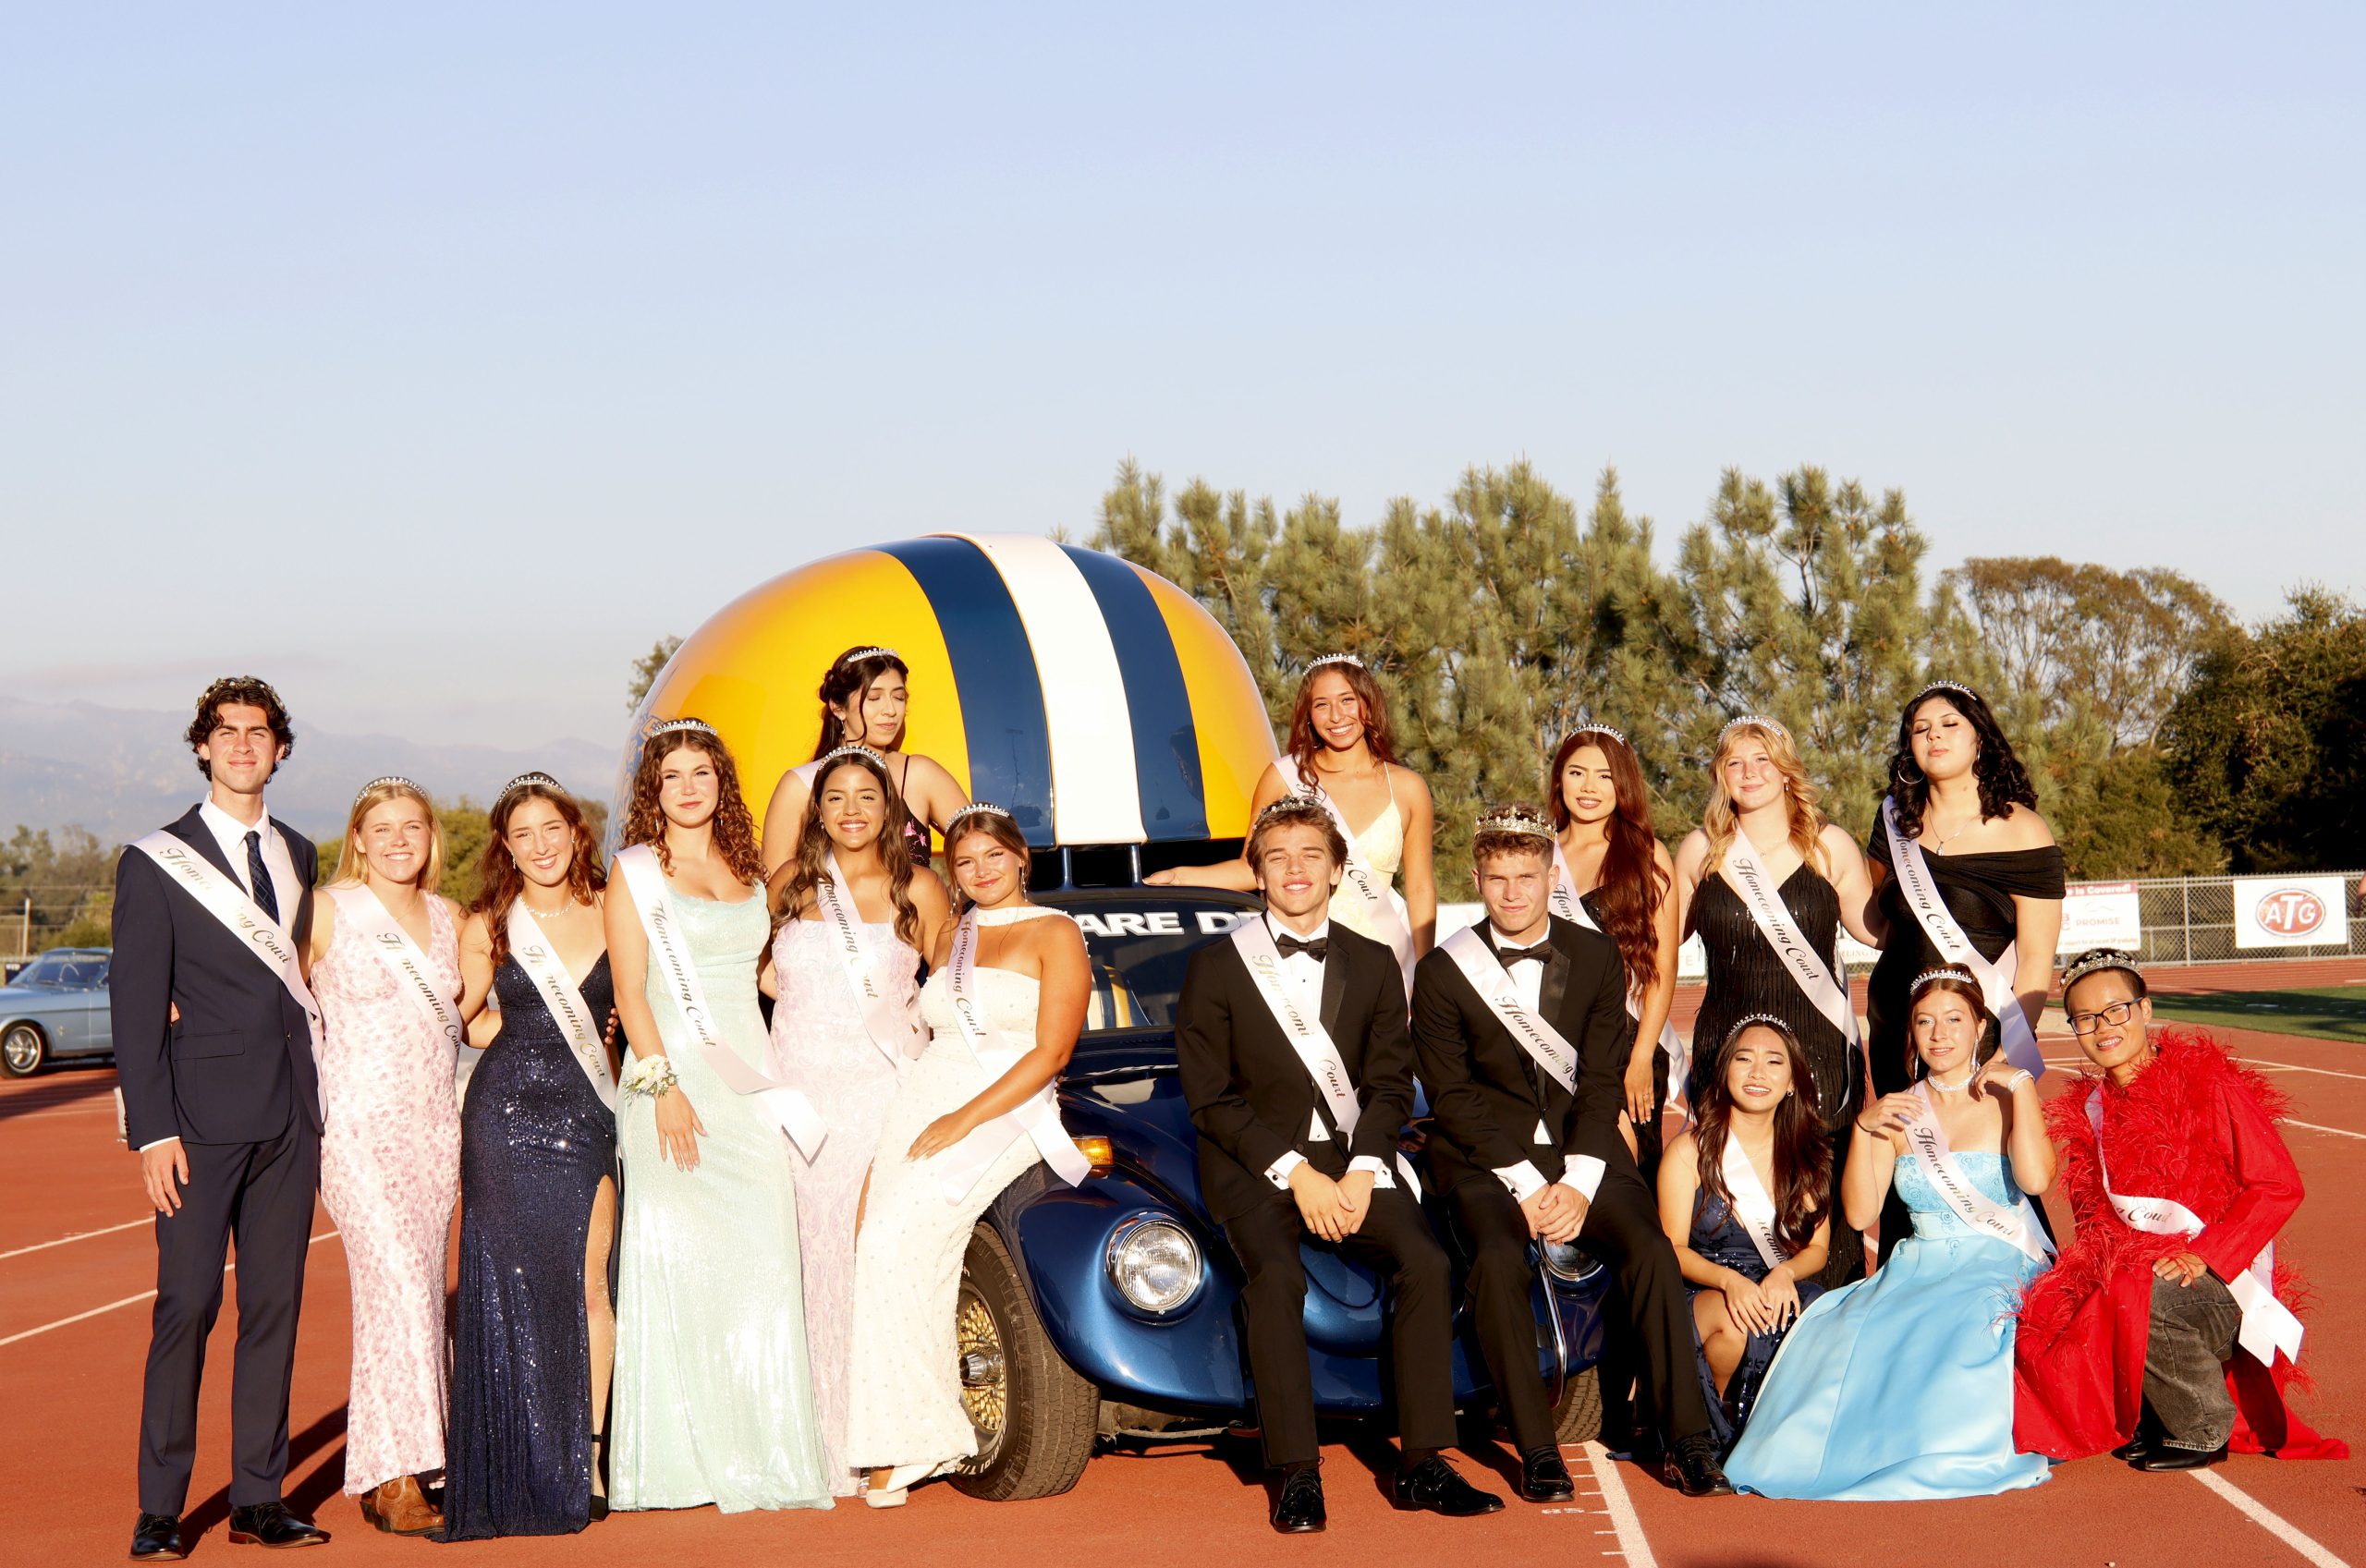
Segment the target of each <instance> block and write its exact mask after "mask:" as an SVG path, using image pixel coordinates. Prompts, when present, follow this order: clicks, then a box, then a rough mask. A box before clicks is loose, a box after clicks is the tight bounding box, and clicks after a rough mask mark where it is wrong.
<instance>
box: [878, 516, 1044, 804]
mask: <svg viewBox="0 0 2366 1568" xmlns="http://www.w3.org/2000/svg"><path fill="white" fill-rule="evenodd" d="M876 548H877V549H878V550H879V551H880V552H881V553H884V554H888V555H892V556H894V557H895V558H896V560H898V561H900V562H902V563H903V565H904V569H905V570H906V571H909V572H910V573H911V574H912V579H913V580H914V581H915V582H918V583H919V584H920V585H921V592H923V593H925V594H927V595H928V602H929V606H930V608H931V609H933V610H934V611H935V612H936V623H937V626H938V627H939V628H940V629H941V630H942V631H943V632H944V634H945V653H946V654H947V656H949V657H950V658H951V659H952V661H953V682H954V685H955V686H956V687H958V688H959V690H960V696H961V723H962V725H963V727H964V728H965V729H967V730H968V732H969V737H970V796H972V797H973V798H975V799H979V800H991V801H993V802H994V804H995V805H997V806H1000V807H1002V808H1005V809H1006V810H1008V811H1009V812H1010V814H1011V816H1012V817H1013V818H1014V819H1015V820H1017V821H1018V829H1019V832H1021V833H1024V834H1025V835H1026V836H1027V842H1028V843H1029V844H1031V845H1049V844H1051V843H1052V842H1053V840H1054V834H1053V830H1052V737H1051V728H1050V726H1049V724H1047V723H1045V721H1044V718H1043V679H1042V677H1041V675H1039V674H1038V672H1037V670H1036V668H1035V653H1034V650H1033V649H1032V648H1031V647H1030V646H1029V644H1028V641H1027V628H1026V626H1024V625H1023V624H1022V623H1021V622H1020V621H1019V618H1018V606H1017V605H1015V604H1013V603H1012V602H1011V599H1010V590H1008V589H1007V588H1006V587H1005V586H1004V585H1003V580H1002V574H1001V573H999V572H997V571H995V570H994V563H993V562H991V561H989V560H987V559H986V555H985V552H983V551H982V550H980V549H979V548H978V547H977V546H976V545H974V544H971V543H970V541H967V540H962V539H947V538H944V537H941V536H940V537H936V538H931V539H910V540H903V541H897V542H896V543H893V544H882V545H879V546H877V547H876Z"/></svg>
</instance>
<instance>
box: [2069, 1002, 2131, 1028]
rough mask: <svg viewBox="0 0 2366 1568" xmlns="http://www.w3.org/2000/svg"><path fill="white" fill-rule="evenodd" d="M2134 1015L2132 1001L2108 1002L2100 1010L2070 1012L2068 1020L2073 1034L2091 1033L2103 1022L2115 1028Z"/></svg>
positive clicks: (2102, 1024) (2101, 1025)
mask: <svg viewBox="0 0 2366 1568" xmlns="http://www.w3.org/2000/svg"><path fill="white" fill-rule="evenodd" d="M2135 1015H2136V1003H2134V1002H2132V1001H2130V1002H2114V1003H2108V1004H2106V1005H2105V1006H2104V1008H2103V1010H2102V1011H2100V1012H2096V1013H2073V1014H2071V1015H2070V1020H2069V1022H2070V1032H2071V1033H2072V1034H2074V1035H2091V1034H2093V1033H2094V1032H2095V1030H2096V1029H2098V1028H2100V1027H2103V1026H2104V1025H2105V1024H2108V1025H2110V1026H2111V1027H2113V1028H2115V1029H2116V1028H2117V1027H2119V1026H2120V1025H2122V1024H2125V1023H2126V1022H2128V1019H2130V1018H2132V1017H2134V1016H2135Z"/></svg>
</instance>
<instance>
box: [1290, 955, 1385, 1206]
mask: <svg viewBox="0 0 2366 1568" xmlns="http://www.w3.org/2000/svg"><path fill="white" fill-rule="evenodd" d="M1260 918H1262V920H1263V921H1264V922H1265V930H1267V931H1268V932H1270V933H1271V934H1272V936H1273V938H1274V944H1275V945H1276V946H1278V945H1280V943H1281V940H1282V938H1283V937H1285V936H1287V937H1290V938H1292V939H1294V940H1296V941H1299V942H1328V941H1329V940H1330V939H1331V922H1330V921H1329V920H1328V919H1325V920H1324V921H1323V923H1322V924H1321V925H1319V926H1317V927H1315V928H1314V929H1313V930H1311V931H1309V932H1307V933H1306V934H1305V935H1304V936H1302V937H1301V936H1299V934H1298V933H1297V932H1296V931H1289V930H1284V929H1283V928H1282V926H1281V924H1280V923H1279V922H1278V921H1276V920H1275V919H1274V917H1273V914H1272V912H1271V911H1268V912H1267V913H1266V914H1264V915H1263V916H1262V917H1260ZM1282 983H1283V984H1285V985H1287V986H1288V987H1289V988H1290V992H1291V995H1292V997H1293V998H1294V999H1295V1000H1296V1001H1297V1003H1298V1005H1299V1012H1301V1013H1303V1014H1304V1015H1306V1016H1308V1017H1310V1018H1320V1017H1321V1016H1323V966H1322V965H1320V964H1318V963H1316V962H1315V961H1314V955H1313V954H1309V953H1285V954H1282ZM1308 1120H1309V1123H1310V1125H1309V1126H1308V1127H1307V1130H1306V1140H1307V1141H1308V1142H1309V1143H1329V1142H1330V1141H1331V1130H1330V1129H1329V1128H1328V1127H1325V1126H1324V1125H1323V1112H1320V1111H1317V1112H1313V1113H1312V1115H1311V1116H1310V1117H1309V1118H1308ZM1305 1163H1306V1156H1305V1155H1303V1154H1300V1153H1299V1151H1298V1150H1297V1149H1291V1150H1290V1151H1289V1152H1288V1153H1287V1154H1285V1155H1283V1156H1282V1157H1281V1158H1280V1159H1279V1160H1276V1161H1274V1162H1273V1163H1272V1164H1271V1165H1268V1166H1266V1167H1265V1179H1266V1180H1267V1181H1269V1182H1271V1183H1273V1184H1274V1185H1275V1186H1277V1187H1282V1188H1285V1189H1287V1187H1288V1186H1289V1185H1290V1173H1291V1172H1292V1171H1295V1170H1297V1169H1298V1168H1299V1166H1300V1165H1303V1164H1305ZM1348 1170H1350V1171H1369V1172H1371V1173H1372V1185H1373V1186H1375V1187H1393V1186H1395V1185H1396V1178H1395V1177H1394V1176H1392V1175H1391V1174H1390V1173H1389V1170H1388V1162H1387V1161H1384V1160H1380V1159H1376V1158H1374V1157H1373V1156H1372V1155H1369V1154H1360V1155H1358V1156H1357V1157H1356V1158H1355V1159H1353V1160H1350V1161H1348Z"/></svg>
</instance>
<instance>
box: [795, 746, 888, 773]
mask: <svg viewBox="0 0 2366 1568" xmlns="http://www.w3.org/2000/svg"><path fill="white" fill-rule="evenodd" d="M846 757H860V758H863V759H865V760H869V761H872V762H876V763H878V764H879V766H880V768H881V770H882V771H884V770H885V768H886V766H887V759H885V758H884V757H882V756H881V755H879V753H878V752H876V751H874V750H872V748H870V747H868V746H864V745H862V744H861V743H860V742H859V741H848V743H847V744H846V745H844V746H841V747H839V748H837V749H836V750H835V751H830V752H824V753H823V755H822V757H821V758H820V759H819V760H816V761H815V762H814V764H813V776H814V777H815V778H817V779H818V778H820V777H821V776H822V775H823V773H826V772H829V771H830V764H831V763H833V762H835V761H837V760H839V759H841V758H846Z"/></svg>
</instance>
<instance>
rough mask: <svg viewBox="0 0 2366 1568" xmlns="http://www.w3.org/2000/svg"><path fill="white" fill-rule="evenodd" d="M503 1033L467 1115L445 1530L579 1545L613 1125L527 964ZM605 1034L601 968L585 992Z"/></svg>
mask: <svg viewBox="0 0 2366 1568" xmlns="http://www.w3.org/2000/svg"><path fill="white" fill-rule="evenodd" d="M493 984H494V993H495V994H496V995H497V996H498V997H499V998H500V1000H501V1032H500V1033H499V1034H497V1035H495V1036H494V1040H493V1044H492V1045H491V1046H490V1047H489V1048H488V1049H487V1050H486V1051H485V1054H484V1060H483V1061H482V1063H480V1064H478V1066H477V1070H476V1072H475V1074H474V1076H471V1077H470V1080H469V1094H468V1101H467V1103H466V1104H465V1105H464V1106H463V1107H462V1108H461V1112H460V1296H459V1305H458V1307H457V1310H456V1313H455V1318H454V1335H453V1337H454V1345H453V1357H452V1414H451V1426H450V1430H449V1433H448V1435H447V1436H446V1438H445V1473H446V1479H445V1493H444V1518H445V1532H446V1537H447V1538H449V1539H452V1540H482V1539H484V1538H489V1537H493V1536H549V1535H566V1534H569V1533H571V1532H573V1531H576V1530H579V1529H581V1528H582V1527H583V1526H584V1525H585V1524H586V1523H587V1522H588V1521H589V1519H590V1517H591V1428H592V1420H591V1346H590V1331H589V1328H588V1325H587V1324H586V1323H585V1321H584V1307H583V1248H584V1242H585V1239H586V1234H587V1233H588V1231H589V1229H590V1226H591V1204H592V1200H593V1199H594V1198H595V1197H597V1196H598V1193H599V1187H600V1183H601V1181H602V1180H603V1179H604V1178H606V1177H610V1176H613V1175H614V1174H615V1173H616V1117H615V1115H614V1113H612V1112H610V1111H609V1110H608V1109H607V1107H605V1106H604V1105H602V1104H601V1103H600V1097H599V1095H598V1094H596V1093H594V1092H593V1090H592V1088H591V1081H590V1080H589V1079H587V1078H586V1077H585V1076H583V1069H582V1068H581V1067H580V1066H579V1065H578V1064H577V1063H576V1060H575V1055H574V1052H573V1051H570V1050H569V1049H568V1046H567V1037H566V1035H565V1033H564V1032H563V1031H562V1030H561V1029H560V1027H559V1026H558V1023H557V1021H556V1020H555V1019H554V1018H553V1017H552V1016H551V1015H550V1010H549V1008H547V1007H546V1006H544V1005H543V997H542V992H541V991H537V990H535V989H534V982H533V980H532V979H531V978H529V977H528V976H527V974H526V971H525V970H523V969H521V968H519V967H518V961H517V959H516V958H514V957H512V958H505V959H503V960H502V964H501V967H500V968H499V969H498V970H497V971H496V972H495V973H494V978H493ZM580 990H581V991H582V993H583V1002H584V1005H585V1006H586V1007H588V1008H589V1009H590V1010H591V1016H592V1017H594V1018H601V1019H604V1018H605V1017H607V1015H608V1010H609V1008H610V1006H611V1005H612V1004H613V1003H614V1001H615V995H616V993H615V988H614V986H613V985H612V983H611V982H610V980H609V978H608V959H607V955H606V954H602V955H601V957H600V960H599V962H598V963H596V964H594V965H593V966H591V973H590V974H589V975H587V976H585V977H584V979H583V983H582V985H581V987H580Z"/></svg>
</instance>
